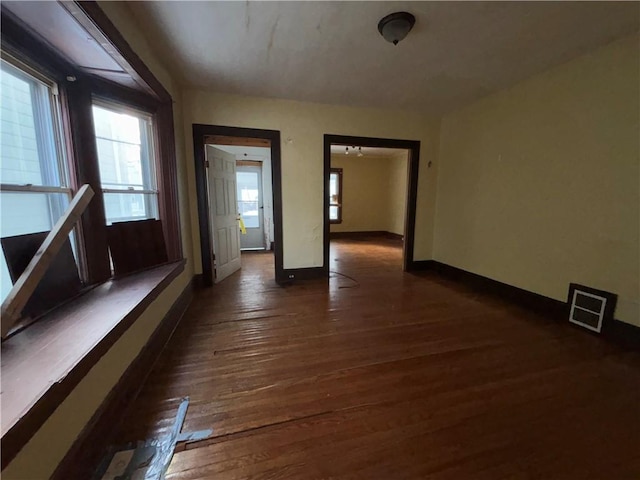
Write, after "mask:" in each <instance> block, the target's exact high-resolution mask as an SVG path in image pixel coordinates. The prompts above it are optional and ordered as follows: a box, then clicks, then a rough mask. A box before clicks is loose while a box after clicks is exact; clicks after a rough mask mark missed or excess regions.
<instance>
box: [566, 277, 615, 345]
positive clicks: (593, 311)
mask: <svg viewBox="0 0 640 480" xmlns="http://www.w3.org/2000/svg"><path fill="white" fill-rule="evenodd" d="M617 298H618V297H617V295H616V294H614V293H610V292H605V291H602V290H596V289H595V288H590V287H585V286H584V285H578V284H575V283H572V284H570V285H569V298H568V303H569V305H571V310H570V312H569V321H570V322H571V323H575V324H576V325H580V326H581V327H584V328H587V329H589V330H591V331H594V332H598V333H600V331H601V330H602V328H603V325H605V324H607V323H609V322H611V321H612V320H613V312H614V310H615V306H616V301H617Z"/></svg>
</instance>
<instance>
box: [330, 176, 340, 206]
mask: <svg viewBox="0 0 640 480" xmlns="http://www.w3.org/2000/svg"><path fill="white" fill-rule="evenodd" d="M338 177H339V175H338V174H337V173H332V174H330V176H329V196H330V197H331V199H332V203H337V202H338V201H337V197H338ZM334 198H336V201H335V202H333V199H334Z"/></svg>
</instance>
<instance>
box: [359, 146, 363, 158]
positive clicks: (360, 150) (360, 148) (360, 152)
mask: <svg viewBox="0 0 640 480" xmlns="http://www.w3.org/2000/svg"><path fill="white" fill-rule="evenodd" d="M358 156H359V157H361V156H362V147H358Z"/></svg>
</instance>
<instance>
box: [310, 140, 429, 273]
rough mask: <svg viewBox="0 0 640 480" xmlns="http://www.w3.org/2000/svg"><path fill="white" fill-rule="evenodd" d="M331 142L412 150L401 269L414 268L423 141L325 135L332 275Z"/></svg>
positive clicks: (326, 249)
mask: <svg viewBox="0 0 640 480" xmlns="http://www.w3.org/2000/svg"><path fill="white" fill-rule="evenodd" d="M331 145H345V146H352V145H357V146H361V147H377V148H401V149H405V150H409V159H408V162H407V163H408V164H409V165H408V172H407V180H408V185H407V203H406V205H407V206H406V209H405V221H404V248H403V258H402V270H403V271H405V272H408V271H411V270H414V269H415V268H414V267H415V265H414V260H413V250H414V245H415V233H416V205H417V200H418V167H419V166H420V141H418V140H396V139H391V138H374V137H354V136H347V135H332V134H325V136H324V202H323V203H324V235H323V243H324V252H323V253H324V262H323V269H324V274H325V275H326V276H327V277H328V276H329V261H330V259H329V244H330V238H329V237H330V222H329V176H330V173H331Z"/></svg>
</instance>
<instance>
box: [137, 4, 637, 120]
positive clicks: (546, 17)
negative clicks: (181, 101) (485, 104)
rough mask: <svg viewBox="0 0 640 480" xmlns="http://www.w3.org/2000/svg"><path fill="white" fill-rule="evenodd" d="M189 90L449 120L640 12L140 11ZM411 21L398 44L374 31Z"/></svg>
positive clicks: (593, 8)
mask: <svg viewBox="0 0 640 480" xmlns="http://www.w3.org/2000/svg"><path fill="white" fill-rule="evenodd" d="M129 5H130V8H131V10H132V13H133V14H134V16H135V18H136V20H137V21H138V23H139V24H140V25H141V26H142V28H144V29H145V30H146V32H147V33H148V34H149V35H150V39H151V41H152V44H154V45H155V46H156V48H157V53H158V54H159V56H160V57H161V58H164V59H165V62H166V64H167V66H168V67H169V68H170V69H171V70H173V72H174V73H176V74H177V75H179V76H180V77H181V81H182V82H183V83H184V84H186V85H189V86H194V87H203V88H208V89H212V90H216V91H220V92H226V93H237V94H244V95H257V96H267V97H277V98H290V99H296V100H303V101H313V102H322V103H331V104H343V105H358V106H372V107H396V108H402V109H410V110H419V111H423V112H427V113H441V112H443V111H447V110H450V109H452V108H455V107H457V106H459V105H461V104H464V103H467V102H469V101H471V100H474V99H476V98H478V97H481V96H483V95H486V94H488V93H490V92H493V91H497V90H500V89H503V88H505V87H508V86H510V85H513V84H514V83H516V82H518V81H520V80H523V79H525V78H527V77H529V76H531V75H533V74H536V73H538V72H541V71H544V70H546V69H548V68H550V67H552V66H555V65H558V64H560V63H563V62H565V61H567V60H569V59H571V58H573V57H576V56H578V55H580V54H583V53H585V52H588V51H590V50H593V49H595V48H596V47H598V46H600V45H604V44H606V43H608V42H610V41H612V40H614V39H615V38H617V37H621V36H624V35H626V34H630V33H632V32H633V31H636V30H638V28H639V17H640V15H639V13H640V11H639V9H640V3H638V2H608V1H604V2H406V1H404V2H329V1H327V2H322V1H310V2H187V1H179V2H175V1H163V2H159V1H150V2H131V3H130V4H129ZM401 10H406V11H409V12H411V13H413V14H414V15H415V16H416V25H415V27H414V29H413V31H412V32H411V33H409V36H408V37H407V38H406V39H405V40H404V41H402V42H401V43H400V44H399V45H397V46H394V45H392V44H391V43H388V42H386V41H385V40H384V39H383V38H382V37H381V36H380V34H379V33H378V31H377V23H378V21H379V20H380V18H382V17H383V16H385V15H387V14H389V13H391V12H394V11H401Z"/></svg>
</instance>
